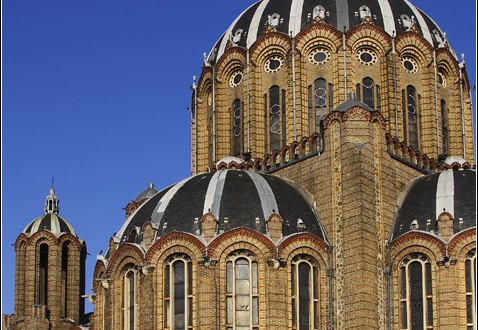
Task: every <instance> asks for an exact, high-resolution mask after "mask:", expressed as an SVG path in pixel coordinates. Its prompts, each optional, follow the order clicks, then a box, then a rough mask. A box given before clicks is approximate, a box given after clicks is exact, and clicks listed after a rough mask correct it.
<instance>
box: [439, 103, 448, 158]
mask: <svg viewBox="0 0 478 330" xmlns="http://www.w3.org/2000/svg"><path fill="white" fill-rule="evenodd" d="M440 108H441V134H442V154H443V155H444V156H447V155H448V113H447V109H446V101H445V100H441V102H440Z"/></svg>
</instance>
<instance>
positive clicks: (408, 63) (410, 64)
mask: <svg viewBox="0 0 478 330" xmlns="http://www.w3.org/2000/svg"><path fill="white" fill-rule="evenodd" d="M402 66H403V68H404V69H405V70H407V71H408V72H410V73H416V72H417V71H418V65H417V63H416V62H415V60H414V59H412V58H410V57H404V58H403V59H402Z"/></svg>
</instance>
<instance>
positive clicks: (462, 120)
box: [460, 55, 471, 159]
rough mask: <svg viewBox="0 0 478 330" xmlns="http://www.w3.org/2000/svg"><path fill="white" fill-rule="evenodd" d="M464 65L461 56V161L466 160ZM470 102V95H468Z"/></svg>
mask: <svg viewBox="0 0 478 330" xmlns="http://www.w3.org/2000/svg"><path fill="white" fill-rule="evenodd" d="M464 65H465V59H464V56H463V55H462V62H461V63H460V110H461V140H462V142H463V159H466V139H465V107H464V105H463V73H462V68H463V67H464ZM470 100H471V95H470Z"/></svg>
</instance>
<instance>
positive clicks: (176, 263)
mask: <svg viewBox="0 0 478 330" xmlns="http://www.w3.org/2000/svg"><path fill="white" fill-rule="evenodd" d="M192 297H193V292H192V263H191V260H190V259H189V257H188V256H186V255H174V256H172V257H171V258H170V259H169V260H168V261H167V262H166V265H165V268H164V309H165V310H164V315H165V319H164V326H165V328H166V329H171V330H172V329H174V330H177V329H183V330H184V329H192V308H193V298H192Z"/></svg>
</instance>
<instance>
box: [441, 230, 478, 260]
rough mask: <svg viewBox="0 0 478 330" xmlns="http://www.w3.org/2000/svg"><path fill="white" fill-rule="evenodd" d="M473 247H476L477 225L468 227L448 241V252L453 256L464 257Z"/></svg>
mask: <svg viewBox="0 0 478 330" xmlns="http://www.w3.org/2000/svg"><path fill="white" fill-rule="evenodd" d="M473 247H475V248H476V227H473V228H468V229H466V230H463V231H461V232H459V233H458V234H456V235H455V236H453V237H452V238H451V240H450V242H449V243H448V254H449V255H450V257H451V258H454V257H455V258H460V257H461V258H463V257H464V256H465V255H466V253H468V250H470V249H471V248H473Z"/></svg>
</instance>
